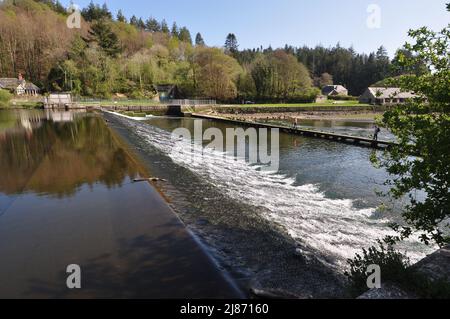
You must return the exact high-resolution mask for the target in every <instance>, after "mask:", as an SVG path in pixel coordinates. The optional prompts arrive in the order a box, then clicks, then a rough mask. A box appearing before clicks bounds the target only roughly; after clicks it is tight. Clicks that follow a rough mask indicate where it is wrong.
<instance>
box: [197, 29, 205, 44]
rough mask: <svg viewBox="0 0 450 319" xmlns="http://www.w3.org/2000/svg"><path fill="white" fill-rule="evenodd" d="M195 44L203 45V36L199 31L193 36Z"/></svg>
mask: <svg viewBox="0 0 450 319" xmlns="http://www.w3.org/2000/svg"><path fill="white" fill-rule="evenodd" d="M195 45H197V46H202V45H203V46H204V45H205V40H203V37H202V35H201V33H200V32H199V33H197V35H196V36H195Z"/></svg>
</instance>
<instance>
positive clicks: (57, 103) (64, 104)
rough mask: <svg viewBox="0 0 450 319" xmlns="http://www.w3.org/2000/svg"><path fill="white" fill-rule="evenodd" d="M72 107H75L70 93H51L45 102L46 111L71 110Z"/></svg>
mask: <svg viewBox="0 0 450 319" xmlns="http://www.w3.org/2000/svg"><path fill="white" fill-rule="evenodd" d="M72 106H74V103H73V101H72V95H71V94H70V93H51V94H50V95H49V96H48V97H46V98H45V100H44V107H45V108H46V109H52V108H70V107H72Z"/></svg>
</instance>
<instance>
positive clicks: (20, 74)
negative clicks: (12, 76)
mask: <svg viewBox="0 0 450 319" xmlns="http://www.w3.org/2000/svg"><path fill="white" fill-rule="evenodd" d="M22 80H23V75H22V73H19V81H22Z"/></svg>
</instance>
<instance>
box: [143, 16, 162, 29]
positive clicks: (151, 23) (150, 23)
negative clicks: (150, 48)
mask: <svg viewBox="0 0 450 319" xmlns="http://www.w3.org/2000/svg"><path fill="white" fill-rule="evenodd" d="M145 27H146V29H147V30H148V31H150V32H159V31H161V27H160V25H159V23H158V21H157V20H156V19H154V18H150V19H148V20H147V22H146V23H145Z"/></svg>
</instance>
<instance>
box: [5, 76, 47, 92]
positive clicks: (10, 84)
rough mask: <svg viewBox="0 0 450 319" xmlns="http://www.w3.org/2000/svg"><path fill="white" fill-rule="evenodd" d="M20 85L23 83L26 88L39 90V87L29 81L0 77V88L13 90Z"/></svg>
mask: <svg viewBox="0 0 450 319" xmlns="http://www.w3.org/2000/svg"><path fill="white" fill-rule="evenodd" d="M20 85H24V89H26V90H35V91H40V89H39V87H37V86H36V85H34V84H33V83H31V82H26V81H25V80H19V79H16V78H0V88H2V89H7V90H15V89H17V88H18V87H19V86H20Z"/></svg>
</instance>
